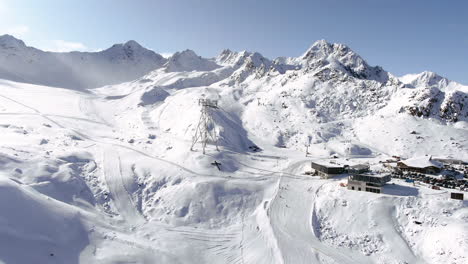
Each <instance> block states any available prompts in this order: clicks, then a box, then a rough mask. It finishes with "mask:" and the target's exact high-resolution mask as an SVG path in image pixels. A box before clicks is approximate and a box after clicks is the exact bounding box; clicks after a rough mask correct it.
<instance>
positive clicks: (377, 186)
mask: <svg viewBox="0 0 468 264" xmlns="http://www.w3.org/2000/svg"><path fill="white" fill-rule="evenodd" d="M390 180H391V177H390V175H381V174H372V173H366V174H352V175H349V177H348V190H356V191H366V192H373V193H381V192H382V188H383V186H384V185H385V183H387V182H389V181H390Z"/></svg>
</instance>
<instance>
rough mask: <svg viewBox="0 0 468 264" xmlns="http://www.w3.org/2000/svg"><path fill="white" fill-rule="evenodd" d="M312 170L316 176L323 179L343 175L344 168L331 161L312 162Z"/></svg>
mask: <svg viewBox="0 0 468 264" xmlns="http://www.w3.org/2000/svg"><path fill="white" fill-rule="evenodd" d="M312 169H314V171H315V174H316V175H319V176H320V177H321V178H324V179H328V178H331V177H333V176H336V175H340V174H343V173H345V166H344V165H342V164H339V163H336V162H334V161H333V160H330V161H327V160H315V161H312Z"/></svg>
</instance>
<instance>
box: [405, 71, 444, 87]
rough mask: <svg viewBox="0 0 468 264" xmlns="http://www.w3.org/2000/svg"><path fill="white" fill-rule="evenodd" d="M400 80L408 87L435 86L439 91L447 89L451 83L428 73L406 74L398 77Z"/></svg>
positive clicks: (435, 74) (433, 73) (432, 73)
mask: <svg viewBox="0 0 468 264" xmlns="http://www.w3.org/2000/svg"><path fill="white" fill-rule="evenodd" d="M400 80H401V81H402V82H403V83H404V84H406V85H407V86H410V87H432V86H436V87H437V88H439V89H443V88H445V87H447V86H448V84H449V83H450V82H451V81H450V80H448V79H447V78H445V77H442V76H440V75H438V74H437V73H435V72H430V71H423V72H421V73H419V74H407V75H404V76H402V77H400Z"/></svg>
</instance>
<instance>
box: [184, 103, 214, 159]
mask: <svg viewBox="0 0 468 264" xmlns="http://www.w3.org/2000/svg"><path fill="white" fill-rule="evenodd" d="M198 105H200V106H201V115H200V120H199V121H198V125H197V130H196V131H195V135H194V136H193V139H192V146H191V147H190V150H191V151H193V147H194V146H195V144H196V143H197V142H200V143H201V144H202V148H203V154H205V149H206V145H207V144H208V141H211V142H213V143H214V144H215V145H216V150H218V151H219V148H218V136H217V134H216V128H215V123H214V121H213V117H212V115H211V111H213V110H214V109H218V101H217V100H210V99H199V100H198Z"/></svg>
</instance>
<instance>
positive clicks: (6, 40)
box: [0, 34, 26, 48]
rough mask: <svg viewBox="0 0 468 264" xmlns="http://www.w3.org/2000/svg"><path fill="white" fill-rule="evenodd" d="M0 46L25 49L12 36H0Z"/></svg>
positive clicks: (22, 43)
mask: <svg viewBox="0 0 468 264" xmlns="http://www.w3.org/2000/svg"><path fill="white" fill-rule="evenodd" d="M0 46H1V47H2V48H19V47H26V44H24V42H23V41H22V40H20V39H17V38H15V37H13V36H12V35H8V34H5V35H2V36H0Z"/></svg>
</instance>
